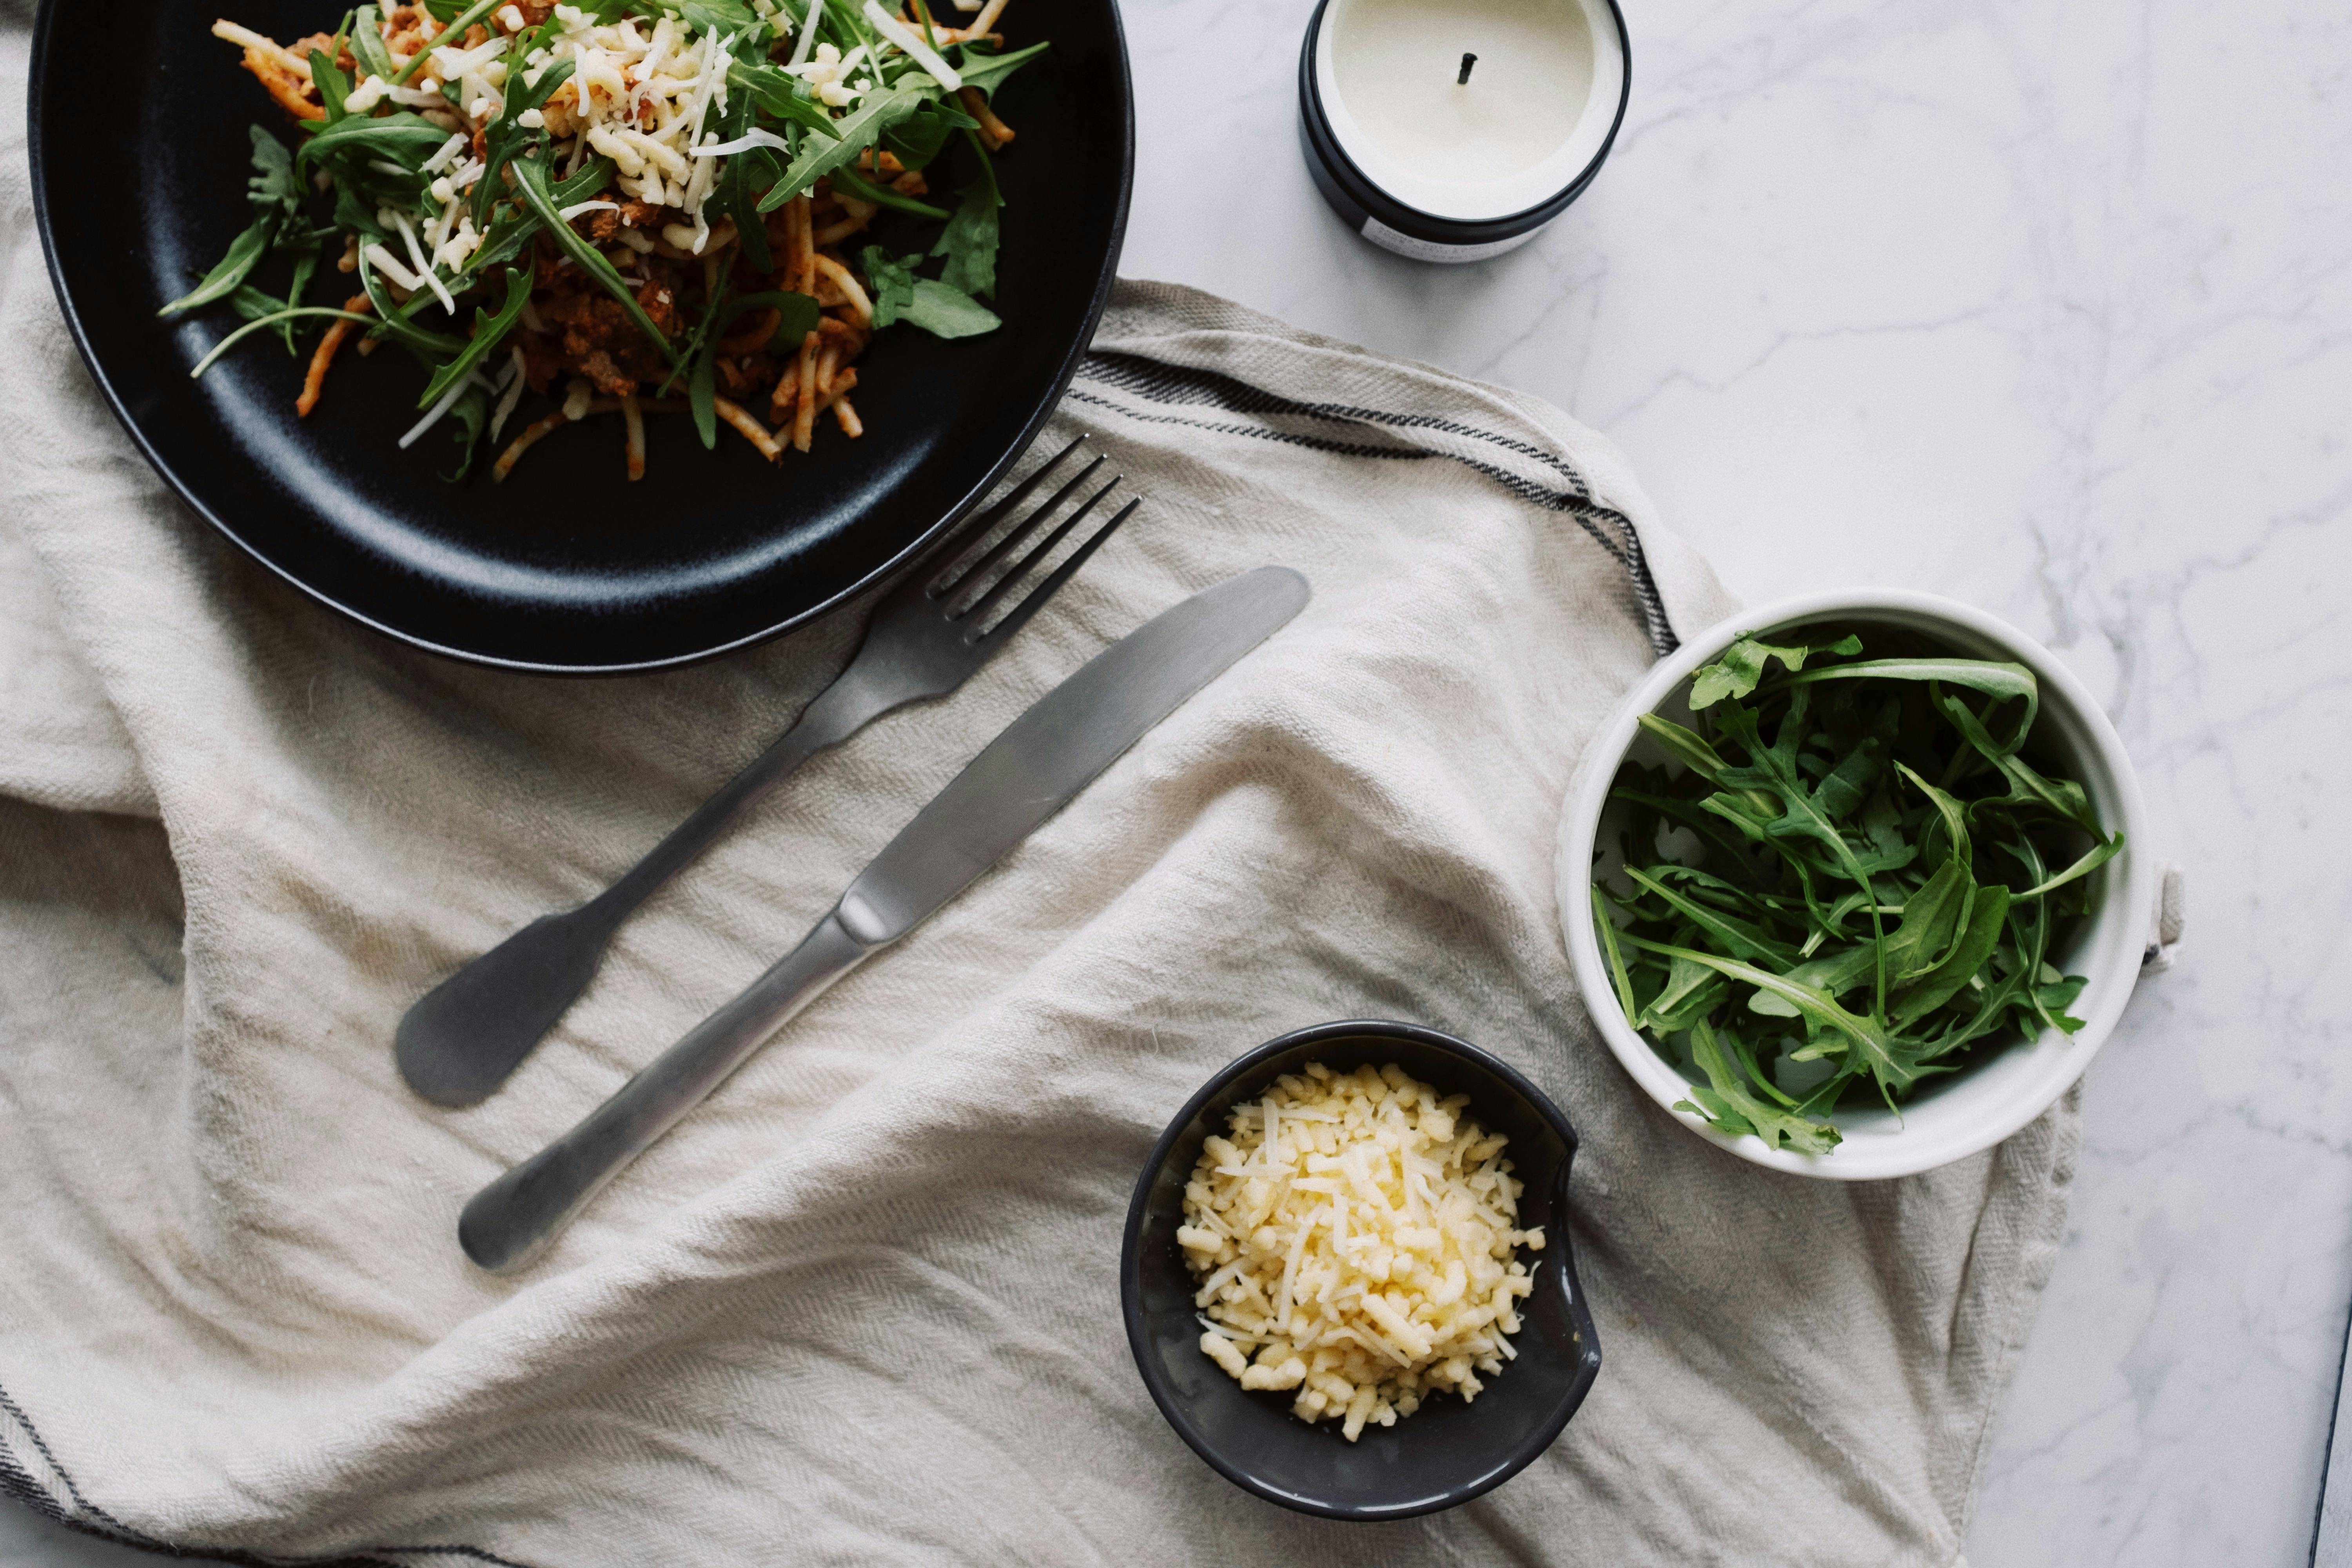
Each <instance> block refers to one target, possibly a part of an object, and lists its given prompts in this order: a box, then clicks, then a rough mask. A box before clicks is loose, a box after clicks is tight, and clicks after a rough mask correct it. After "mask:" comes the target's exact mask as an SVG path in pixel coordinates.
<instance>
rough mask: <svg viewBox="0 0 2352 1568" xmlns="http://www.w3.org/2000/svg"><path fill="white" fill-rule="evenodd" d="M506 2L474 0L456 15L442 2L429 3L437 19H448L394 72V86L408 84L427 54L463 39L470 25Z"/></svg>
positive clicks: (422, 64) (422, 65)
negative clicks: (451, 14)
mask: <svg viewBox="0 0 2352 1568" xmlns="http://www.w3.org/2000/svg"><path fill="white" fill-rule="evenodd" d="M504 3H505V0H474V3H473V4H472V5H468V6H467V7H466V8H465V9H464V10H462V11H459V12H457V15H456V16H449V15H448V12H447V11H446V9H445V8H444V6H443V5H441V4H431V5H427V7H426V8H427V9H428V10H430V11H431V12H432V13H433V15H434V16H435V17H436V19H438V18H444V17H446V21H445V22H444V25H443V26H442V27H441V28H440V30H439V31H437V32H436V33H435V34H434V35H433V41H432V42H431V43H429V44H427V45H426V46H425V47H423V48H421V49H419V50H417V51H416V52H415V54H414V55H411V56H410V57H409V59H408V63H407V64H406V65H404V66H403V67H401V68H400V69H399V70H398V71H397V72H396V73H394V76H393V78H392V85H393V86H394V87H405V86H407V85H408V79H409V78H410V77H413V76H415V74H416V73H417V71H418V70H420V69H421V68H423V67H424V65H425V57H426V56H427V55H430V54H431V53H432V52H433V51H434V50H435V49H437V48H439V47H441V46H442V45H443V44H455V43H457V42H459V41H460V40H462V39H463V38H464V37H465V36H466V30H467V28H468V27H471V26H473V25H474V24H475V23H477V22H478V21H480V20H481V19H482V18H483V17H485V16H488V15H489V14H490V13H491V12H493V11H495V10H497V9H498V8H499V5H503V4H504Z"/></svg>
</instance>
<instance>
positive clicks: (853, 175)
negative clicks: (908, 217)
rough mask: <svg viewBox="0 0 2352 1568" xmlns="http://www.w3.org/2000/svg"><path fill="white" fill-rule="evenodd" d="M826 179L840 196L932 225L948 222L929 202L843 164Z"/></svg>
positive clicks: (941, 211) (946, 216)
mask: <svg viewBox="0 0 2352 1568" xmlns="http://www.w3.org/2000/svg"><path fill="white" fill-rule="evenodd" d="M826 177H827V178H829V179H830V180H832V181H833V188H834V190H835V192H837V193H838V194H840V195H845V196H855V197H856V198H857V199H858V200H859V201H861V202H871V203H872V204H874V205H876V206H877V207H895V208H897V209H898V211H900V212H902V213H912V214H914V215H915V216H917V217H922V218H929V219H930V220H931V221H932V222H933V223H945V222H946V221H947V220H948V214H947V212H946V211H945V210H944V209H942V208H940V207H935V206H933V205H931V204H930V203H929V202H923V201H917V200H916V199H915V198H914V197H913V196H910V195H904V194H903V193H901V192H898V191H894V190H892V189H891V188H890V187H889V186H887V185H882V184H875V183H874V182H873V181H871V180H869V179H867V178H866V176H865V175H863V174H859V173H858V172H857V171H856V170H855V169H852V168H849V167H848V166H847V165H844V166H843V167H841V168H838V169H835V171H834V172H833V173H832V174H830V175H828V176H826Z"/></svg>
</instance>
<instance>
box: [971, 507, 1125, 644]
mask: <svg viewBox="0 0 2352 1568" xmlns="http://www.w3.org/2000/svg"><path fill="white" fill-rule="evenodd" d="M1117 484H1118V480H1117V479H1113V480H1111V482H1110V484H1108V485H1105V486H1103V488H1102V489H1098V490H1097V491H1096V492H1095V493H1094V494H1093V495H1092V496H1089V497H1088V498H1087V504H1086V505H1085V506H1083V507H1080V508H1079V509H1078V510H1077V512H1076V515H1075V516H1073V517H1072V518H1071V519H1070V521H1067V522H1066V523H1064V524H1063V525H1062V526H1061V527H1060V528H1058V529H1056V530H1055V531H1054V537H1053V538H1051V539H1048V540H1047V541H1045V543H1043V544H1041V545H1039V546H1038V547H1037V548H1036V549H1035V550H1034V551H1032V552H1030V553H1029V554H1028V555H1027V556H1026V557H1024V559H1023V561H1022V563H1021V564H1020V565H1019V566H1017V567H1015V568H1014V569H1013V570H1012V571H1011V572H1008V573H1006V574H1004V581H1003V582H1002V583H999V584H997V585H996V586H995V587H993V588H992V589H990V590H989V597H990V598H991V599H992V600H993V599H995V598H998V597H1001V596H1002V595H1003V593H1004V592H1005V589H1006V588H1007V586H1008V585H1009V584H1013V583H1016V582H1018V581H1020V580H1021V579H1022V578H1024V577H1025V576H1026V575H1027V574H1028V572H1029V569H1030V568H1031V567H1032V566H1034V565H1035V564H1036V563H1038V562H1040V561H1043V560H1044V559H1045V557H1046V555H1047V554H1048V553H1050V552H1052V550H1053V548H1054V546H1055V545H1056V544H1059V543H1060V542H1062V541H1063V539H1064V538H1066V536H1067V535H1068V533H1069V531H1070V530H1071V529H1073V528H1075V527H1076V526H1077V524H1078V519H1079V518H1082V517H1084V516H1086V515H1087V512H1088V511H1091V510H1093V509H1094V504H1095V502H1097V501H1098V500H1102V499H1103V497H1105V496H1107V495H1108V494H1110V492H1111V488H1112V486H1114V485H1117ZM1142 504H1143V500H1142V498H1141V497H1137V498H1135V499H1134V500H1129V502H1128V503H1127V504H1126V505H1125V506H1123V507H1121V508H1119V509H1118V512H1117V513H1116V514H1115V515H1114V516H1113V517H1112V518H1111V520H1110V521H1108V522H1107V523H1105V524H1103V525H1102V526H1101V527H1100V528H1098V529H1097V530H1095V531H1094V534H1093V536H1092V537H1091V538H1089V539H1088V540H1087V542H1085V543H1084V544H1081V545H1079V546H1078V547H1077V548H1076V550H1074V551H1072V552H1070V558H1069V559H1068V560H1067V561H1065V562H1063V563H1061V564H1060V565H1059V566H1057V567H1055V569H1054V572H1053V574H1052V575H1051V576H1049V577H1047V578H1046V579H1045V581H1044V582H1043V583H1040V584H1037V587H1036V590H1035V591H1034V593H1031V594H1029V595H1025V596H1024V597H1023V599H1022V600H1021V602H1020V603H1019V604H1017V605H1013V608H1012V609H1011V610H1009V611H1007V612H1006V613H1005V616H1004V618H1003V620H1001V621H999V622H997V623H996V625H994V626H991V627H989V628H988V629H987V631H985V632H983V633H982V634H981V635H982V637H983V638H987V639H993V638H995V637H999V636H1005V637H1009V636H1011V635H1012V634H1013V633H1014V632H1017V631H1019V630H1020V629H1021V628H1022V627H1023V626H1024V625H1026V624H1027V623H1028V620H1029V617H1030V616H1034V615H1035V614H1036V613H1037V612H1038V611H1039V610H1041V609H1043V608H1045V601H1046V600H1048V599H1050V598H1052V597H1053V596H1054V595H1055V594H1058V593H1060V592H1061V591H1062V585H1063V584H1065V583H1067V582H1068V581H1069V580H1070V579H1071V578H1073V577H1075V576H1076V575H1077V574H1078V568H1079V567H1081V566H1084V565H1085V564H1086V563H1087V558H1088V557H1089V556H1091V555H1093V554H1094V552H1096V551H1097V550H1100V549H1101V548H1102V547H1103V542H1104V541H1105V540H1107V539H1108V538H1109V537H1110V536H1111V535H1112V534H1114V533H1116V532H1118V527H1119V524H1121V523H1123V522H1125V521H1127V520H1128V519H1129V517H1132V516H1133V515H1134V514H1135V509H1136V508H1137V507H1139V506H1141V505H1142ZM985 610H986V606H985V605H980V606H975V608H974V613H973V617H972V618H973V620H974V622H975V623H977V622H978V621H979V619H980V618H981V616H982V615H983V614H984V613H985Z"/></svg>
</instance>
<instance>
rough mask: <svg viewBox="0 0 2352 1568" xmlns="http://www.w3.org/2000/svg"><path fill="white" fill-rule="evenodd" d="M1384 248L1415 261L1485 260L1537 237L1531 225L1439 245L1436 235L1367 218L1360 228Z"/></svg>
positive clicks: (1371, 239)
mask: <svg viewBox="0 0 2352 1568" xmlns="http://www.w3.org/2000/svg"><path fill="white" fill-rule="evenodd" d="M1357 232H1358V233H1360V234H1361V235H1362V236H1363V237H1365V238H1366V239H1369V240H1370V241H1371V242H1372V243H1373V244H1374V245H1377V246H1379V247H1381V249H1382V250H1388V251H1393V252H1395V253H1396V254H1397V255H1399V256H1402V257H1405V258H1409V259H1411V260H1414V261H1484V260H1486V258H1488V257H1490V256H1500V255H1502V254H1503V252H1505V251H1507V250H1517V248H1518V247H1521V246H1523V245H1525V244H1526V243H1527V242H1528V241H1529V240H1531V239H1533V238H1534V237H1536V232H1537V231H1536V230H1534V229H1532V228H1530V229H1527V230H1524V231H1523V232H1521V233H1518V234H1515V235H1513V236H1511V237H1510V238H1508V239H1493V240H1488V241H1487V242H1486V244H1484V245H1440V244H1439V243H1438V242H1437V241H1435V240H1433V239H1415V238H1413V237H1412V236H1411V235H1409V234H1402V233H1400V232H1398V231H1397V230H1395V229H1392V228H1391V227H1390V226H1388V225H1386V224H1384V223H1382V222H1381V220H1380V219H1378V218H1376V217H1368V218H1366V219H1365V220H1364V226H1363V227H1362V228H1361V229H1359V230H1358V231H1357Z"/></svg>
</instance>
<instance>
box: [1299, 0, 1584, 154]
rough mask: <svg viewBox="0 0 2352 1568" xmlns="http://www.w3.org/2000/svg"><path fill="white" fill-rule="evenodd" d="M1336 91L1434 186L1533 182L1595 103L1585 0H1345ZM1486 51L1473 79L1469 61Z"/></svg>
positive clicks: (1339, 21) (1335, 59) (1374, 136)
mask: <svg viewBox="0 0 2352 1568" xmlns="http://www.w3.org/2000/svg"><path fill="white" fill-rule="evenodd" d="M1333 11H1334V13H1335V16H1334V18H1333V20H1334V23H1335V30H1334V33H1333V37H1332V40H1331V60H1332V66H1333V74H1334V78H1335V85H1336V86H1337V88H1338V89H1339V96H1340V97H1341V98H1342V99H1343V100H1345V101H1346V103H1347V105H1348V108H1349V111H1350V112H1351V113H1352V114H1353V116H1354V117H1355V120H1356V121H1357V123H1358V124H1359V125H1360V126H1361V127H1362V128H1363V131H1364V133H1365V134H1366V135H1367V136H1369V137H1370V139H1371V140H1372V141H1373V142H1374V143H1376V144H1377V145H1378V146H1379V147H1380V149H1381V151H1382V152H1383V153H1387V154H1388V155H1389V157H1391V158H1392V159H1394V160H1395V161H1396V163H1398V164H1399V165H1400V166H1401V167H1402V168H1405V169H1407V170H1410V171H1412V173H1413V174H1418V175H1422V176H1423V177H1426V178H1430V179H1439V180H1459V181H1467V182H1474V183H1475V182H1480V181H1493V180H1499V179H1504V178H1507V176H1510V175H1513V174H1524V173H1526V172H1527V171H1528V170H1529V169H1532V168H1534V167H1535V166H1536V165H1538V164H1539V163H1542V162H1543V161H1544V160H1545V159H1547V158H1549V157H1550V156H1551V155H1552V154H1553V153H1557V152H1559V149H1560V148H1562V147H1563V146H1565V145H1567V143H1568V140H1569V138H1570V137H1571V136H1573V135H1574V134H1575V133H1576V128H1577V124H1578V122H1579V121H1580V120H1581V119H1582V118H1583V115H1584V108H1585V104H1586V102H1587V100H1590V99H1591V95H1592V74H1593V73H1592V67H1593V44H1592V28H1591V25H1590V24H1589V23H1588V22H1587V21H1586V19H1585V12H1584V6H1583V5H1582V3H1581V0H1335V3H1334V5H1333ZM1465 55H1475V57H1476V59H1475V63H1474V64H1473V65H1472V66H1471V69H1470V79H1469V80H1468V81H1466V82H1465V81H1462V80H1460V79H1459V77H1460V75H1461V66H1462V57H1463V56H1465Z"/></svg>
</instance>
